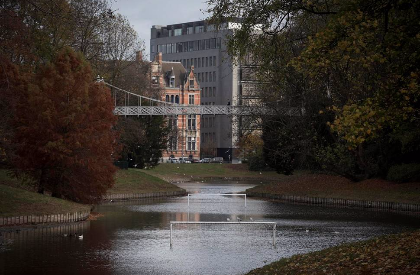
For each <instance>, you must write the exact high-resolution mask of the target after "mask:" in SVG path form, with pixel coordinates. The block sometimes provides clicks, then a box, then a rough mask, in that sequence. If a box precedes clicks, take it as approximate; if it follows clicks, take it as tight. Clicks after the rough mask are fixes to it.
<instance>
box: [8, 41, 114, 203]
mask: <svg viewBox="0 0 420 275" xmlns="http://www.w3.org/2000/svg"><path fill="white" fill-rule="evenodd" d="M16 92H19V93H18V95H19V98H18V103H17V111H16V117H15V121H14V125H15V127H16V131H15V135H14V138H13V142H14V146H15V147H16V156H15V158H14V159H13V163H14V165H15V168H16V172H17V174H18V175H27V176H29V177H30V178H32V179H33V180H34V182H36V185H37V186H36V187H37V189H38V192H40V193H43V192H50V193H51V194H52V195H53V196H55V197H62V198H66V199H70V200H73V201H77V202H84V203H92V202H96V201H98V200H99V199H100V198H101V195H103V194H105V192H106V190H107V189H108V188H110V187H111V186H112V185H113V183H114V173H115V171H116V168H115V167H114V165H113V160H114V158H115V157H117V156H118V150H117V149H118V148H117V146H116V139H117V135H116V132H115V131H114V130H113V126H114V124H115V122H116V118H115V116H114V115H113V113H112V110H113V104H112V99H111V96H110V91H109V89H107V88H106V87H105V86H104V85H103V84H99V83H95V82H94V77H93V75H92V71H91V68H90V66H89V65H88V63H86V61H84V59H83V57H82V56H81V55H80V54H76V53H75V52H73V51H72V50H70V49H65V50H63V51H62V52H61V53H60V54H58V55H57V57H56V58H55V59H54V61H53V62H52V63H50V64H47V65H45V66H43V67H42V68H40V70H39V72H38V73H37V74H36V75H35V76H34V77H33V79H31V81H30V82H29V84H28V86H27V88H26V89H23V90H22V91H16Z"/></svg>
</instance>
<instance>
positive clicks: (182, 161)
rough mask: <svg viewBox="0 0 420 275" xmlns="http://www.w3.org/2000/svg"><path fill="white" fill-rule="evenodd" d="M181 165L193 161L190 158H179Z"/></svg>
mask: <svg viewBox="0 0 420 275" xmlns="http://www.w3.org/2000/svg"><path fill="white" fill-rule="evenodd" d="M179 163H191V161H190V160H189V159H188V158H185V157H184V158H179Z"/></svg>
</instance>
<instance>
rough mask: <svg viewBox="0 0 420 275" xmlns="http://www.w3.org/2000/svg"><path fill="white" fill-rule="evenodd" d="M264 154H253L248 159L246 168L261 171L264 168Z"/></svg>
mask: <svg viewBox="0 0 420 275" xmlns="http://www.w3.org/2000/svg"><path fill="white" fill-rule="evenodd" d="M266 166H267V165H266V164H265V160H264V156H263V155H262V154H255V155H252V156H250V157H249V159H248V168H249V170H250V171H262V170H265V169H266Z"/></svg>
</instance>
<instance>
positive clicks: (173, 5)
mask: <svg viewBox="0 0 420 275" xmlns="http://www.w3.org/2000/svg"><path fill="white" fill-rule="evenodd" d="M111 4H112V7H113V10H116V12H118V13H120V14H122V15H124V16H126V17H127V18H128V20H129V21H130V24H131V25H132V26H133V28H134V29H135V30H136V31H137V33H138V35H139V37H140V38H141V39H142V40H144V43H145V46H146V50H145V54H146V56H145V59H147V60H149V53H150V50H149V46H150V28H151V27H152V26H153V25H164V26H165V25H171V24H176V23H184V22H192V21H198V20H203V19H205V18H206V17H207V14H204V10H206V8H207V5H206V3H205V0H173V1H170V0H112V1H111Z"/></svg>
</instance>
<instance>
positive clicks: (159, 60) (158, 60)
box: [156, 52, 162, 64]
mask: <svg viewBox="0 0 420 275" xmlns="http://www.w3.org/2000/svg"><path fill="white" fill-rule="evenodd" d="M156 62H157V63H159V64H162V53H161V52H158V54H157V55H156Z"/></svg>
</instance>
